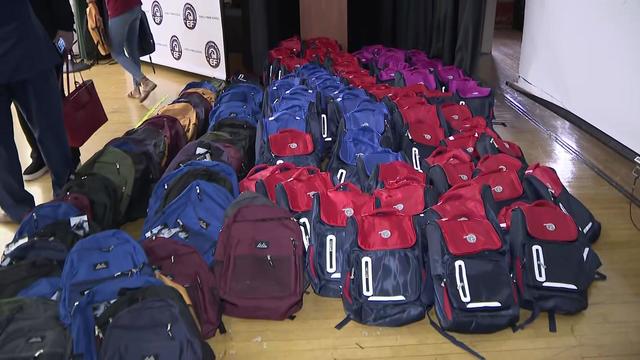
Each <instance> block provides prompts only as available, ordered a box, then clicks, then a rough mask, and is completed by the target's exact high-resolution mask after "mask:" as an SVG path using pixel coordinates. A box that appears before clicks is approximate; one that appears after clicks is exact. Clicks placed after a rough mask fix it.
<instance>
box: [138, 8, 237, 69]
mask: <svg viewBox="0 0 640 360" xmlns="http://www.w3.org/2000/svg"><path fill="white" fill-rule="evenodd" d="M142 10H144V12H145V13H146V14H147V18H148V19H149V26H150V27H151V31H152V32H153V37H154V39H155V42H156V52H155V53H153V54H152V55H151V57H152V59H153V62H154V63H157V64H161V65H165V66H169V67H172V68H176V69H181V70H185V71H189V72H193V73H196V74H201V75H207V76H211V77H215V78H218V79H225V78H226V77H227V72H226V64H225V53H224V41H223V36H222V20H221V17H222V16H221V11H220V10H221V9H220V1H219V0H143V1H142ZM145 58H146V57H144V58H142V60H145ZM147 59H148V58H147Z"/></svg>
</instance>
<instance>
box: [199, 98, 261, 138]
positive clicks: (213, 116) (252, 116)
mask: <svg viewBox="0 0 640 360" xmlns="http://www.w3.org/2000/svg"><path fill="white" fill-rule="evenodd" d="M261 116H262V111H261V108H256V107H254V106H252V105H251V104H247V103H246V102H242V101H227V102H218V103H217V105H216V106H215V107H214V108H213V110H211V113H210V114H209V130H210V131H211V130H212V129H214V128H215V126H216V124H217V123H218V122H220V121H222V120H224V119H227V118H235V119H239V120H243V121H245V122H247V123H248V124H251V125H252V126H256V125H257V123H258V120H257V119H259V118H260V117H261Z"/></svg>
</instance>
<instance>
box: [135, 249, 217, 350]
mask: <svg viewBox="0 0 640 360" xmlns="http://www.w3.org/2000/svg"><path fill="white" fill-rule="evenodd" d="M142 246H143V248H144V251H145V253H147V256H148V257H149V263H150V264H151V265H153V266H154V267H157V268H158V269H159V270H160V272H161V273H162V274H163V275H165V276H167V277H168V278H170V279H171V280H173V281H175V282H176V283H178V284H180V285H182V286H184V288H185V289H186V290H187V293H189V298H191V302H192V303H193V307H194V310H195V313H196V316H197V317H198V322H200V329H201V331H202V337H203V338H204V339H207V338H210V337H212V336H214V335H215V334H216V330H217V329H220V333H225V332H226V331H225V329H224V325H223V324H222V307H221V304H220V298H219V297H218V294H217V292H216V286H215V279H214V277H213V274H211V272H210V271H209V267H208V266H207V263H206V262H205V261H204V259H203V258H202V256H201V255H200V254H199V253H198V251H197V250H196V249H195V248H193V247H192V246H191V245H188V244H186V243H184V242H181V241H177V240H173V239H168V238H163V237H157V238H152V239H148V240H145V241H144V242H143V243H142Z"/></svg>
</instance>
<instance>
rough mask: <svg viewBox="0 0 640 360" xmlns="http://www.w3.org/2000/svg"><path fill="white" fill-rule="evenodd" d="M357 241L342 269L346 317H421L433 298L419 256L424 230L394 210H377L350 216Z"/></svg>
mask: <svg viewBox="0 0 640 360" xmlns="http://www.w3.org/2000/svg"><path fill="white" fill-rule="evenodd" d="M348 228H349V229H348V230H347V231H348V232H350V233H352V234H355V239H356V240H355V244H354V247H353V249H352V250H351V252H350V254H349V256H348V259H347V262H346V264H345V268H346V269H347V274H346V275H345V276H344V278H343V279H344V283H343V285H342V305H343V307H344V311H345V313H346V317H345V319H344V320H343V321H342V322H341V323H339V324H338V325H337V326H336V328H338V329H340V328H342V327H343V326H344V325H346V324H347V323H348V322H349V321H350V320H354V321H356V322H358V323H361V324H366V325H375V326H402V325H406V324H410V323H412V322H416V321H419V320H422V319H423V318H424V317H425V314H426V311H427V309H428V308H429V307H430V306H431V304H432V303H433V285H432V284H431V281H430V279H429V278H428V268H427V264H426V259H425V257H424V255H423V251H425V250H426V249H425V248H424V246H425V245H424V244H423V242H424V239H425V237H424V231H423V230H422V229H421V228H420V226H418V224H417V223H416V220H415V219H414V218H413V217H412V216H409V215H403V214H401V213H400V212H398V211H397V210H395V209H393V208H391V209H376V210H374V211H372V212H370V213H367V214H362V215H360V216H358V217H357V218H356V219H353V218H352V219H350V220H349V221H348Z"/></svg>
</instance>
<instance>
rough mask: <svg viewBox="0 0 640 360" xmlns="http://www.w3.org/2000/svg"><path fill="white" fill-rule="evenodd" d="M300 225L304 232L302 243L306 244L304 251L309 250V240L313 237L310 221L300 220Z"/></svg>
mask: <svg viewBox="0 0 640 360" xmlns="http://www.w3.org/2000/svg"><path fill="white" fill-rule="evenodd" d="M298 223H299V224H300V230H302V242H303V243H304V249H305V250H306V249H308V248H309V238H310V235H311V225H310V224H309V219H307V218H306V217H304V218H301V219H300V220H298Z"/></svg>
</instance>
